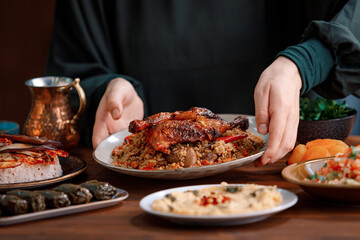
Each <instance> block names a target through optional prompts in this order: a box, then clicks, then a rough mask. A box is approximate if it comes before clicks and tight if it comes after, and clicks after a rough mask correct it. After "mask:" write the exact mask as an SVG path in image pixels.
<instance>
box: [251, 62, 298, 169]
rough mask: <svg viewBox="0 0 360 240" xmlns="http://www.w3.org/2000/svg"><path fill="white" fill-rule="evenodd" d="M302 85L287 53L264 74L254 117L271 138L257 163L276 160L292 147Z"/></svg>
mask: <svg viewBox="0 0 360 240" xmlns="http://www.w3.org/2000/svg"><path fill="white" fill-rule="evenodd" d="M301 86H302V82H301V76H300V72H299V70H298V68H297V66H296V64H295V63H294V62H292V61H291V60H290V59H288V58H286V57H282V56H280V57H278V58H277V59H276V60H275V61H274V62H273V63H272V64H271V65H270V66H269V67H268V68H266V69H265V71H264V72H263V73H262V74H261V76H260V78H259V80H258V83H257V85H256V87H255V92H254V100H255V119H256V127H257V129H258V132H259V133H261V134H266V133H269V141H268V146H267V149H266V151H265V153H264V154H263V155H262V157H261V159H260V160H258V161H257V162H255V166H261V165H266V164H270V163H274V162H276V161H277V160H279V159H280V158H282V157H284V156H285V155H286V154H287V153H288V152H290V151H291V150H292V149H293V147H294V145H295V141H296V136H297V129H298V124H299V98H300V89H301Z"/></svg>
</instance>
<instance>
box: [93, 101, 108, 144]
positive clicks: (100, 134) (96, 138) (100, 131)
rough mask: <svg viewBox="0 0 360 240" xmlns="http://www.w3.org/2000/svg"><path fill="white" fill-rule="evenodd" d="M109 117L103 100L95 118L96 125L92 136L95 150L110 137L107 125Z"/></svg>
mask: <svg viewBox="0 0 360 240" xmlns="http://www.w3.org/2000/svg"><path fill="white" fill-rule="evenodd" d="M107 116H108V117H109V113H108V112H107V111H106V101H105V99H104V98H102V99H101V101H100V104H99V107H98V109H97V111H96V116H95V124H94V128H93V135H92V144H93V148H96V147H97V145H99V143H100V142H101V141H102V140H103V139H105V138H106V137H108V136H109V130H108V128H107V124H106V117H107Z"/></svg>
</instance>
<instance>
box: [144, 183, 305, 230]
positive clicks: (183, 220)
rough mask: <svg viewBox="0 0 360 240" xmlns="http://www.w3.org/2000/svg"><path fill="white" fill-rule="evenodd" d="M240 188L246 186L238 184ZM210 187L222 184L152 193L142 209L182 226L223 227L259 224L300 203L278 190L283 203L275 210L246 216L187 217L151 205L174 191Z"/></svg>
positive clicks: (295, 198)
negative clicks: (158, 209)
mask: <svg viewBox="0 0 360 240" xmlns="http://www.w3.org/2000/svg"><path fill="white" fill-rule="evenodd" d="M238 185H239V186H241V185H244V184H238ZM210 186H221V185H220V184H212V185H197V186H187V187H178V188H172V189H167V190H163V191H159V192H155V193H152V194H150V195H147V196H146V197H144V198H143V199H141V201H140V207H141V208H142V209H143V210H144V211H145V212H147V213H150V214H152V215H155V216H158V217H163V218H166V219H168V220H170V221H172V222H175V223H180V224H191V225H207V226H221V225H239V224H247V223H253V222H258V221H261V220H264V219H265V218H267V217H269V216H270V215H272V214H275V213H278V212H280V211H283V210H285V209H287V208H290V207H292V206H293V205H295V204H296V202H297V201H298V197H297V196H296V194H294V193H292V192H289V191H287V190H284V189H281V188H278V191H279V192H280V193H281V195H282V196H283V201H282V202H281V203H280V205H278V206H277V207H275V208H272V209H267V210H261V211H257V212H252V213H244V214H233V215H225V216H187V215H180V214H173V213H163V212H157V211H154V210H152V208H151V204H152V202H153V201H154V200H156V199H161V198H163V197H164V196H165V195H166V194H168V193H171V192H173V191H179V192H184V191H187V190H197V189H201V188H205V187H210Z"/></svg>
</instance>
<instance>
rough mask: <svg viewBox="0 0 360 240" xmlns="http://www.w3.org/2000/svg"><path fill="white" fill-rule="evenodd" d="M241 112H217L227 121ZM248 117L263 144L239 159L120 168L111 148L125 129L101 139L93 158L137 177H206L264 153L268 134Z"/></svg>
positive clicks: (239, 165) (120, 141)
mask: <svg viewBox="0 0 360 240" xmlns="http://www.w3.org/2000/svg"><path fill="white" fill-rule="evenodd" d="M239 115H241V114H219V116H220V117H222V118H223V119H225V120H227V121H231V120H233V119H234V118H235V117H237V116H239ZM247 117H248V119H249V130H250V131H251V132H252V133H253V134H256V135H258V136H260V137H261V138H263V139H264V141H265V146H264V147H263V148H262V149H261V150H260V152H258V153H256V154H254V155H251V156H248V157H244V158H241V159H235V160H233V161H229V162H225V163H221V164H215V165H209V166H202V167H191V168H182V169H175V170H152V171H146V170H138V169H130V168H122V167H117V166H114V165H112V164H111V162H112V161H113V160H112V158H111V153H112V150H113V149H114V148H115V147H116V146H120V145H122V143H123V141H124V138H125V137H126V136H128V135H130V133H129V132H128V131H127V130H124V131H120V132H118V133H115V134H113V135H111V136H109V137H108V138H106V139H105V140H104V141H102V142H101V143H100V144H99V145H98V146H97V148H96V149H95V151H94V152H93V158H94V160H95V161H96V162H97V163H99V164H100V165H102V166H104V167H106V168H108V169H110V170H113V171H116V172H119V173H123V174H127V175H132V176H137V177H145V178H159V179H193V178H200V177H206V176H211V175H215V174H219V173H223V172H225V171H228V170H230V169H233V168H237V167H241V166H243V165H246V164H249V163H251V162H254V161H255V160H256V159H258V158H259V157H261V155H262V154H263V153H264V151H265V149H266V144H267V140H268V135H260V134H259V133H258V132H257V130H256V123H255V117H254V116H248V115H247Z"/></svg>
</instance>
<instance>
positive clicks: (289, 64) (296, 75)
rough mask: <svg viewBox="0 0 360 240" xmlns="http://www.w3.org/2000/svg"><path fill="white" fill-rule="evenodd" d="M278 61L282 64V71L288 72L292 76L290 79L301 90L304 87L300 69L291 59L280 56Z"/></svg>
mask: <svg viewBox="0 0 360 240" xmlns="http://www.w3.org/2000/svg"><path fill="white" fill-rule="evenodd" d="M276 61H278V62H279V63H280V66H281V68H282V71H286V72H287V74H290V76H291V77H290V79H291V80H292V81H293V84H295V86H296V87H297V88H298V89H299V91H300V89H301V87H302V78H301V73H300V70H299V67H298V66H297V65H296V63H295V62H293V61H292V60H291V59H290V58H287V57H284V56H279V57H278V58H277V59H276Z"/></svg>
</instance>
